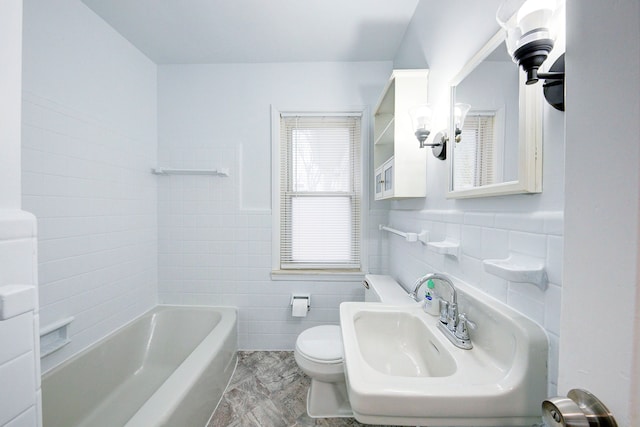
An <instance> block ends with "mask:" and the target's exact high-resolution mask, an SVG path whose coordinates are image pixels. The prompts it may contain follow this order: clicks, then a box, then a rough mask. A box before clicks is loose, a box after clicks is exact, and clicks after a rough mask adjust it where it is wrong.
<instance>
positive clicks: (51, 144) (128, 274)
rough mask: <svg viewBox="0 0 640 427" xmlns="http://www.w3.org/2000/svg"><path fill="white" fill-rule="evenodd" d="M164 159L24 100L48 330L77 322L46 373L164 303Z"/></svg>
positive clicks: (84, 119)
mask: <svg viewBox="0 0 640 427" xmlns="http://www.w3.org/2000/svg"><path fill="white" fill-rule="evenodd" d="M154 164H155V150H154V149H150V145H149V144H148V143H146V142H145V141H142V140H138V139H136V138H133V137H130V136H127V135H126V134H123V133H122V132H121V131H119V130H118V129H117V127H115V126H113V125H109V124H107V123H104V122H101V121H100V120H97V119H96V118H94V117H91V116H89V115H88V114H86V113H81V112H78V111H76V110H74V109H72V108H69V107H65V106H62V105H60V104H58V103H55V102H53V101H50V100H48V99H45V98H43V97H40V96H37V95H35V94H31V93H25V94H24V96H23V141H22V184H23V206H24V208H25V209H26V210H28V211H30V212H32V213H34V214H35V215H36V217H37V219H38V229H39V236H38V237H39V238H38V254H39V263H38V265H39V273H40V276H39V292H40V310H41V311H40V316H41V317H40V322H41V325H42V327H43V328H46V327H47V325H49V324H51V323H54V322H57V321H59V320H62V319H65V318H68V317H70V316H73V317H74V320H73V322H72V323H71V326H70V338H71V343H70V344H69V345H67V346H66V347H64V348H63V349H61V350H59V351H57V352H55V353H52V354H51V355H50V356H47V357H46V358H44V359H43V361H42V369H43V371H46V370H48V369H49V368H50V367H52V366H55V365H56V364H58V363H60V362H61V361H63V360H65V359H66V358H68V357H69V356H70V355H73V354H75V353H76V352H77V351H79V350H81V349H83V348H85V347H87V346H88V345H90V344H92V343H93V342H95V341H97V340H98V339H100V338H102V337H103V336H104V335H106V334H108V333H109V332H111V331H113V330H114V329H115V328H117V327H118V326H121V325H122V324H124V323H126V322H127V321H128V320H131V319H132V318H134V317H136V316H137V315H139V314H141V313H143V312H144V311H146V310H147V309H149V308H151V307H152V306H153V305H154V304H155V301H156V280H157V272H156V263H157V240H156V239H157V237H156V232H157V231H156V190H155V177H154V176H153V175H152V174H151V172H150V167H149V165H154Z"/></svg>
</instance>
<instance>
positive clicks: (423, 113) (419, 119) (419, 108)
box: [409, 104, 447, 160]
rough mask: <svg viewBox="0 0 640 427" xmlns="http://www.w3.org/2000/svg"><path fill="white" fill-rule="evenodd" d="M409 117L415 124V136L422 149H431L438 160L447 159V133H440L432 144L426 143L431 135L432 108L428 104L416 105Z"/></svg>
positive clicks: (410, 111) (410, 110) (411, 109)
mask: <svg viewBox="0 0 640 427" xmlns="http://www.w3.org/2000/svg"><path fill="white" fill-rule="evenodd" d="M409 115H410V116H411V123H412V124H413V129H414V135H415V136H416V138H417V139H418V141H419V142H420V148H424V147H431V151H432V152H433V155H434V156H436V157H437V158H439V159H441V160H444V159H445V158H446V155H447V153H446V143H447V138H446V133H444V134H443V133H442V132H438V133H437V134H436V135H435V137H434V138H433V141H438V142H432V143H430V144H427V143H425V141H426V140H427V138H428V137H429V135H430V134H431V125H432V111H431V107H429V105H427V104H422V105H416V106H415V107H411V108H410V109H409Z"/></svg>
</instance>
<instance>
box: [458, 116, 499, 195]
mask: <svg viewBox="0 0 640 427" xmlns="http://www.w3.org/2000/svg"><path fill="white" fill-rule="evenodd" d="M494 127H495V115H493V114H480V113H477V114H470V115H467V118H466V119H465V121H464V127H463V129H462V139H461V141H460V142H459V143H457V144H456V145H455V152H454V159H455V160H454V161H455V168H454V178H453V179H454V188H455V189H456V190H461V189H465V188H472V187H478V186H481V185H488V184H493V183H494V182H495V162H496V159H495V138H494Z"/></svg>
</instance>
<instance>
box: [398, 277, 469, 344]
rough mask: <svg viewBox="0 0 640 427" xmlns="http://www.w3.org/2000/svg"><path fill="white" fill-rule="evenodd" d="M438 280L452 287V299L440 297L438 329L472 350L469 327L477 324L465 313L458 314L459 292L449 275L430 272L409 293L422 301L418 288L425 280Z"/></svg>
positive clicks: (454, 342)
mask: <svg viewBox="0 0 640 427" xmlns="http://www.w3.org/2000/svg"><path fill="white" fill-rule="evenodd" d="M429 280H434V281H435V280H438V281H440V282H444V283H446V284H447V285H449V287H450V288H451V301H446V300H444V299H442V298H440V322H439V323H438V329H440V331H441V332H442V333H443V334H444V335H445V336H446V337H447V338H448V339H449V341H451V342H452V343H453V345H455V346H456V347H458V348H462V349H465V350H470V349H471V348H473V344H471V339H470V337H469V329H475V328H476V324H475V323H474V322H472V321H471V320H469V319H468V318H467V315H466V314H465V313H461V314H458V292H457V291H456V288H455V286H454V285H453V282H452V281H451V279H449V277H447V276H446V275H444V274H439V273H429V274H426V275H424V276H422V277H421V278H419V279H418V280H416V281H415V283H414V284H413V291H412V292H411V293H410V294H409V296H410V297H411V298H413V300H414V301H418V302H419V301H420V298H419V297H418V290H419V289H420V286H422V285H423V284H424V283H425V282H427V281H429Z"/></svg>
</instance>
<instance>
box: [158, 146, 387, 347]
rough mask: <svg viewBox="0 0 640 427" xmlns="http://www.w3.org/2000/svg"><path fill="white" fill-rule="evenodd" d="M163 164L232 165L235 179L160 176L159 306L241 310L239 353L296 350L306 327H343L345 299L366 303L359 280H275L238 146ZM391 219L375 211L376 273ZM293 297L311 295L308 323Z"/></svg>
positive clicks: (267, 234) (370, 247) (176, 153)
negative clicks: (248, 199)
mask: <svg viewBox="0 0 640 427" xmlns="http://www.w3.org/2000/svg"><path fill="white" fill-rule="evenodd" d="M165 154H167V153H165ZM161 157H162V156H161ZM166 159H167V161H168V159H171V161H172V162H173V163H172V164H171V165H170V166H171V167H175V168H193V169H195V168H203V167H206V166H207V165H209V166H210V165H215V166H216V167H220V168H222V167H224V168H229V171H230V176H229V177H216V176H180V175H172V176H159V177H158V207H159V208H158V212H159V215H158V233H159V237H158V251H159V255H158V277H159V280H158V290H159V301H160V303H166V304H188V305H192V304H196V305H198V304H203V305H226V306H236V307H238V308H239V324H238V329H239V347H240V349H243V350H248V349H251V350H291V349H293V348H294V347H295V339H296V337H297V335H298V334H299V333H300V332H301V331H303V330H304V329H307V328H309V327H312V326H315V325H319V324H329V323H333V324H338V322H339V305H340V303H341V302H343V301H359V300H362V299H363V297H364V291H363V288H362V286H361V284H360V281H359V280H358V281H355V282H354V281H351V282H338V281H315V280H307V281H299V280H297V281H296V280H272V279H271V220H272V218H271V213H270V212H269V211H266V210H264V211H260V210H244V209H241V208H239V206H240V197H241V196H240V193H239V192H238V191H237V189H238V187H239V183H238V180H239V176H238V166H239V163H238V161H239V160H238V156H237V154H236V150H235V149H229V148H212V147H209V148H206V149H205V148H202V149H198V150H192V149H191V150H187V149H184V148H183V149H180V148H176V149H174V150H173V151H172V152H171V153H170V154H167V156H166ZM167 167H168V166H167ZM386 216H387V213H386V212H385V211H372V212H370V215H369V218H368V223H369V226H368V230H369V231H368V233H367V234H368V237H367V239H366V241H367V244H366V247H367V251H368V262H369V264H370V265H371V266H372V267H373V268H372V270H373V272H378V273H380V272H382V271H383V269H384V268H385V265H386V262H383V261H382V260H383V259H386V257H385V256H384V254H385V253H386V242H385V241H382V240H381V238H380V234H379V232H378V230H377V226H378V224H379V223H384V222H385V221H386ZM294 293H304V294H310V295H311V310H310V311H309V313H308V315H307V317H305V318H293V317H292V316H291V308H290V306H289V303H290V299H291V295H292V294H294Z"/></svg>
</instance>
